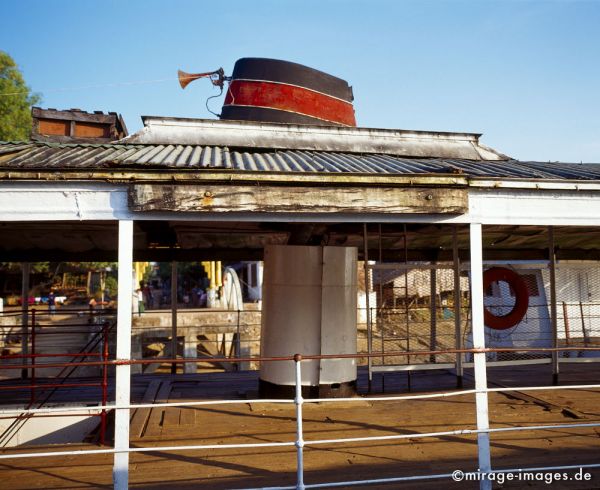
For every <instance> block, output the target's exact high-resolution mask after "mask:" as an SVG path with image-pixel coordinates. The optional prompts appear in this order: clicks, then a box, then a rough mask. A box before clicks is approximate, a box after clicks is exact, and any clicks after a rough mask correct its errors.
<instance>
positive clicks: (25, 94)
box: [0, 51, 41, 141]
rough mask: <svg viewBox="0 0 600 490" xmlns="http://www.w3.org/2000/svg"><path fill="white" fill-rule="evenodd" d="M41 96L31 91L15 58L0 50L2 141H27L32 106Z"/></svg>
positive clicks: (0, 120)
mask: <svg viewBox="0 0 600 490" xmlns="http://www.w3.org/2000/svg"><path fill="white" fill-rule="evenodd" d="M40 101H41V97H40V96H39V95H38V94H34V93H32V92H31V89H30V88H29V87H28V86H27V85H26V84H25V80H24V79H23V75H22V74H21V71H20V70H19V67H18V66H17V64H16V63H15V62H14V60H13V59H12V58H11V57H10V56H9V55H8V53H5V52H4V51H0V141H15V140H19V141H27V140H29V135H30V132H31V106H33V105H35V104H39V103H40Z"/></svg>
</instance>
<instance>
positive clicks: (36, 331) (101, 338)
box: [0, 308, 111, 445]
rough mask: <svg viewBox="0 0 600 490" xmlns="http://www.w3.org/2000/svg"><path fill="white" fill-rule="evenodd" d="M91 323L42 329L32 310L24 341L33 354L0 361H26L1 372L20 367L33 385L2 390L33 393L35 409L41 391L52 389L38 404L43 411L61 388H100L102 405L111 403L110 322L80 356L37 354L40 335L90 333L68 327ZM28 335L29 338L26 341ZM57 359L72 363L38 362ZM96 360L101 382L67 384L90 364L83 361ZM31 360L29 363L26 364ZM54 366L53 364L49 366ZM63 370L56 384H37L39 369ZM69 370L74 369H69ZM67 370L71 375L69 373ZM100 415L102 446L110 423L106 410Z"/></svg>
mask: <svg viewBox="0 0 600 490" xmlns="http://www.w3.org/2000/svg"><path fill="white" fill-rule="evenodd" d="M89 325H90V324H89V323H86V324H69V325H61V326H60V328H61V330H55V329H52V330H45V331H44V330H43V327H44V325H38V323H37V318H36V310H35V308H34V309H32V310H31V325H29V327H30V329H29V332H30V333H25V338H24V339H23V342H28V341H29V343H30V345H31V351H30V353H29V354H8V355H0V360H10V359H23V361H24V362H23V364H21V365H4V366H2V369H13V368H15V367H16V368H19V369H23V370H24V373H27V372H28V371H30V373H31V374H30V383H29V384H27V385H23V384H20V385H2V386H0V391H15V390H30V396H29V405H28V406H27V409H30V408H32V407H33V406H34V405H35V404H36V403H37V402H38V394H39V392H40V390H41V391H42V393H44V392H46V391H47V390H48V389H49V388H51V389H52V392H51V393H49V394H46V396H45V397H44V399H43V400H42V401H41V402H39V403H37V404H38V407H37V408H41V407H42V406H43V405H44V404H45V403H47V402H48V401H49V399H50V398H51V397H52V395H53V394H54V392H55V391H56V389H58V388H75V387H99V388H100V389H101V392H102V395H101V396H102V405H104V406H105V405H106V404H107V402H108V367H109V365H110V361H109V330H110V329H111V323H110V322H108V321H105V322H103V324H102V328H101V330H100V331H99V332H97V334H96V335H95V336H94V337H92V338H91V339H90V340H89V341H88V342H87V344H86V345H85V346H84V347H83V348H82V349H81V351H80V352H77V353H48V354H44V353H38V352H36V349H37V345H36V344H37V342H36V340H37V339H38V336H39V335H51V334H59V333H85V334H89V333H91V332H90V330H89V328H88V329H87V330H72V329H71V328H66V330H65V329H64V328H65V327H83V326H87V327H89ZM27 336H29V339H27ZM99 342H101V348H100V352H94V351H93V350H94V349H96V347H97V346H98V343H99ZM56 357H62V358H64V357H70V358H72V360H71V361H70V362H61V363H44V362H41V363H40V362H37V360H38V359H43V358H56ZM90 357H96V358H99V361H97V362H99V363H100V366H101V367H102V374H101V378H100V381H99V382H94V383H66V382H65V381H66V380H67V379H68V378H69V377H70V376H71V375H72V374H73V373H74V372H75V370H76V369H77V368H78V367H81V366H86V365H88V363H86V362H84V361H85V359H86V358H90ZM77 358H80V359H81V361H79V362H74V361H75V359H77ZM27 361H29V363H27ZM50 364H52V365H50ZM49 367H52V368H62V370H61V371H60V372H59V373H58V374H57V375H56V376H55V378H58V379H60V381H59V382H57V383H38V382H37V374H38V373H37V372H36V370H39V369H44V368H49ZM69 368H71V369H70V370H69ZM67 371H68V372H67ZM98 416H99V417H100V431H99V440H100V443H101V444H102V445H104V444H105V442H106V425H107V423H106V421H107V411H106V410H104V409H103V410H102V411H101V412H100V413H99V414H98ZM27 418H28V417H23V420H20V419H21V417H17V419H16V420H15V421H14V422H13V424H11V425H9V427H8V428H7V429H6V430H5V431H4V433H3V434H0V441H1V440H2V439H3V438H4V436H5V435H6V434H8V433H9V432H10V431H11V430H13V428H14V427H16V426H17V425H19V424H22V423H25V421H26V419H27Z"/></svg>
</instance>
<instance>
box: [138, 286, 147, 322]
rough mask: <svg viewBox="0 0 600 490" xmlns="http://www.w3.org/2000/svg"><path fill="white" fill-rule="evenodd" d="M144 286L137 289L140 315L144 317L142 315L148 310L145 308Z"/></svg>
mask: <svg viewBox="0 0 600 490" xmlns="http://www.w3.org/2000/svg"><path fill="white" fill-rule="evenodd" d="M143 288H144V284H143V283H142V284H140V287H139V288H138V289H137V296H138V315H139V316H142V313H144V311H145V310H146V308H145V306H144V291H143Z"/></svg>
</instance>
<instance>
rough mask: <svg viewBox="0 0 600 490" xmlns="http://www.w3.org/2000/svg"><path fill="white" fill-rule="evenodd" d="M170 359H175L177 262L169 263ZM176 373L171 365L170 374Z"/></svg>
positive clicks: (173, 365) (175, 367)
mask: <svg viewBox="0 0 600 490" xmlns="http://www.w3.org/2000/svg"><path fill="white" fill-rule="evenodd" d="M171 359H177V261H175V260H174V261H173V262H171ZM175 373H177V363H173V364H171V374H175Z"/></svg>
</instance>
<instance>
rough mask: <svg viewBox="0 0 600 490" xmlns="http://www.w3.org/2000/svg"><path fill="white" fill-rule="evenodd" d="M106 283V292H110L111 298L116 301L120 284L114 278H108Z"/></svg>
mask: <svg viewBox="0 0 600 490" xmlns="http://www.w3.org/2000/svg"><path fill="white" fill-rule="evenodd" d="M105 281H106V282H105V283H104V288H105V290H106V291H107V292H108V294H109V296H110V297H111V298H113V299H116V297H117V292H118V291H119V283H118V282H117V278H116V277H114V276H106V279H105Z"/></svg>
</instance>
